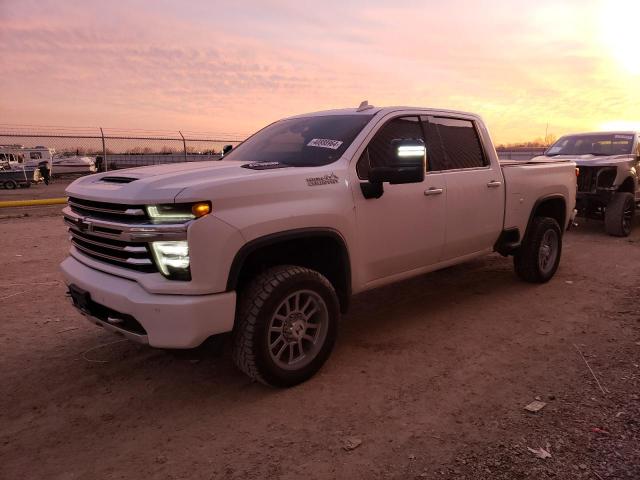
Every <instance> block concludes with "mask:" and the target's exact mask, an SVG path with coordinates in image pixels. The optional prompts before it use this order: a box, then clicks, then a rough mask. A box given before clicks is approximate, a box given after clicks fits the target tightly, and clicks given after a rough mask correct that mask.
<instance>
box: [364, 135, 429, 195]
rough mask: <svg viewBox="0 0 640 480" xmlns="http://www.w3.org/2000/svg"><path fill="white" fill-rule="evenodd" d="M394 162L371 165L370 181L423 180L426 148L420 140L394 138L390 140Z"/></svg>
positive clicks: (413, 181)
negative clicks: (379, 165) (389, 164)
mask: <svg viewBox="0 0 640 480" xmlns="http://www.w3.org/2000/svg"><path fill="white" fill-rule="evenodd" d="M391 149H392V151H393V155H394V162H393V164H392V165H391V166H386V167H372V168H371V169H370V170H369V182H370V183H383V182H389V183H391V184H402V183H419V182H422V181H423V180H424V171H425V166H426V161H427V149H426V147H425V145H424V142H423V141H422V140H415V139H410V140H404V139H396V140H392V141H391Z"/></svg>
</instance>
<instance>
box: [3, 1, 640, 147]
mask: <svg viewBox="0 0 640 480" xmlns="http://www.w3.org/2000/svg"><path fill="white" fill-rule="evenodd" d="M639 26H640V1H638V0H606V1H605V0H602V1H600V0H565V1H563V2H558V1H557V0H553V1H552V0H538V1H536V2H531V1H530V0H484V1H476V0H450V1H447V2H442V1H440V0H405V1H404V2H391V1H382V0H351V1H345V0H323V1H322V2H318V1H316V2H305V1H301V0H297V1H294V0H289V1H287V0H262V1H257V0H256V1H250V0H235V1H207V0H192V1H189V2H184V1H178V0H175V1H173V0H157V1H153V0H131V1H127V2H124V1H122V2H118V1H113V2H98V1H95V0H84V1H73V0H72V1H66V2H59V1H53V0H39V1H35V0H0V67H1V70H0V71H2V75H0V123H9V124H31V125H62V126H67V125H72V126H104V127H119V128H140V129H171V130H177V129H182V130H189V131H208V132H216V133H233V134H238V135H244V134H247V133H250V132H252V131H253V130H255V129H257V128H259V127H261V126H262V125H264V124H265V123H267V122H271V121H273V120H275V119H277V118H281V117H283V116H287V115H292V114H297V113H301V112H305V111H315V110H323V109H329V108H340V107H346V106H356V105H358V104H359V103H360V101H361V100H364V99H368V100H369V101H370V103H373V104H375V105H416V106H433V107H443V108H453V109H462V110H469V111H474V112H477V113H480V114H481V115H483V116H484V117H485V119H486V120H487V122H488V124H489V127H490V128H491V130H492V132H493V133H494V137H495V138H496V140H497V142H516V141H523V140H530V139H533V138H536V137H542V136H544V133H545V130H546V127H547V123H548V124H549V132H550V133H554V134H556V135H561V134H564V133H567V132H572V131H581V130H597V129H600V128H607V127H611V126H612V125H627V126H628V127H633V126H636V127H638V126H639V125H640V88H639V86H640V55H639V53H640V50H639V49H638V38H640V37H639V35H640V31H639V30H638V27H639Z"/></svg>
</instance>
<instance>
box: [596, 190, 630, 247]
mask: <svg viewBox="0 0 640 480" xmlns="http://www.w3.org/2000/svg"><path fill="white" fill-rule="evenodd" d="M635 211H636V204H635V199H634V197H633V194H632V193H628V192H618V193H616V194H614V195H613V197H612V198H611V201H610V202H609V205H607V210H606V212H605V214H604V229H605V231H606V232H607V233H608V234H609V235H613V236H614V237H628V236H629V234H630V233H631V228H632V226H633V217H634V215H635Z"/></svg>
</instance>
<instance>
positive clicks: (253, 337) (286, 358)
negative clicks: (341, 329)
mask: <svg viewBox="0 0 640 480" xmlns="http://www.w3.org/2000/svg"><path fill="white" fill-rule="evenodd" d="M339 318H340V308H339V304H338V297H337V295H336V292H335V290H334V288H333V286H332V285H331V283H330V282H329V281H328V280H327V279H326V278H325V277H324V276H322V275H321V274H320V273H318V272H316V271H314V270H310V269H307V268H303V267H297V266H291V265H282V266H278V267H273V268H270V269H268V270H266V271H265V272H263V273H262V274H260V275H258V276H257V277H256V278H255V279H253V280H252V281H251V283H250V284H249V285H248V286H247V288H245V289H244V290H243V291H242V292H241V293H240V298H239V301H238V316H237V320H236V327H235V329H234V341H233V360H234V363H235V364H236V366H237V367H238V368H239V369H240V370H242V371H243V372H244V373H246V374H247V375H249V376H250V377H251V378H253V379H254V380H257V381H260V382H262V383H264V384H267V385H271V386H274V387H290V386H293V385H297V384H298V383H301V382H304V381H305V380H307V379H309V378H310V377H312V376H313V375H314V374H315V373H316V372H317V371H318V370H319V369H320V367H322V365H323V364H324V362H325V361H326V359H327V358H328V357H329V354H330V353H331V350H332V349H333V345H334V343H335V340H336V336H337V332H338V321H339Z"/></svg>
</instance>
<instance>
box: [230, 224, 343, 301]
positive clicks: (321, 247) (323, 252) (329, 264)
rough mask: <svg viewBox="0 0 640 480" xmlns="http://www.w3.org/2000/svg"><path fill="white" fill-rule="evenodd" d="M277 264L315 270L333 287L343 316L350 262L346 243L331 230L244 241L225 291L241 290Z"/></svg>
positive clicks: (308, 230) (313, 229) (291, 232)
mask: <svg viewBox="0 0 640 480" xmlns="http://www.w3.org/2000/svg"><path fill="white" fill-rule="evenodd" d="M279 264H291V265H298V266H301V267H306V268H310V269H312V270H316V271H318V272H320V273H321V274H322V275H324V276H325V277H326V278H327V279H328V280H329V281H330V282H331V284H332V285H333V287H334V288H335V290H336V294H337V295H338V299H339V301H340V310H341V311H342V312H343V313H344V312H346V311H347V309H348V306H349V299H350V297H351V263H350V258H349V251H348V248H347V244H346V242H345V240H344V238H343V237H342V235H340V233H339V232H338V231H336V230H334V229H331V228H320V227H311V228H300V229H294V230H287V231H283V232H277V233H272V234H268V235H264V236H262V237H258V238H256V239H254V240H251V241H249V242H247V243H246V244H245V245H244V246H242V248H240V250H238V252H237V253H236V255H235V257H234V259H233V262H232V264H231V268H230V270H229V276H228V278H227V291H232V290H236V289H238V288H242V287H243V286H244V285H245V284H246V283H247V282H248V280H250V279H251V278H252V277H253V276H254V275H255V274H257V273H259V272H260V271H263V270H264V269H266V268H269V267H272V266H276V265H279Z"/></svg>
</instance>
